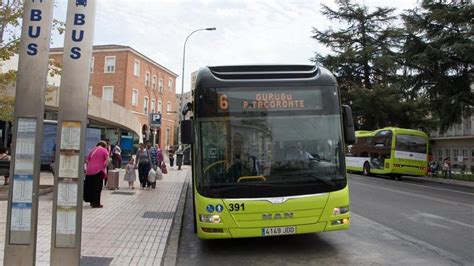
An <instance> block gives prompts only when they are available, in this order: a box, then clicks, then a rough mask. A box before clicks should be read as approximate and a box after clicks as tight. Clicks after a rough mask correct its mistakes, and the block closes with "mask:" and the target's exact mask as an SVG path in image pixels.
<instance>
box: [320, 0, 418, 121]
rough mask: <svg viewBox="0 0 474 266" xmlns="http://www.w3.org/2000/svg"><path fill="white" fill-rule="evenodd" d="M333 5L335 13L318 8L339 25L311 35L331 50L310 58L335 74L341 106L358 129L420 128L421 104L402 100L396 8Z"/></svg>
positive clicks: (344, 0) (345, 1) (343, 1)
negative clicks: (351, 115)
mask: <svg viewBox="0 0 474 266" xmlns="http://www.w3.org/2000/svg"><path fill="white" fill-rule="evenodd" d="M337 4H338V10H333V9H331V8H329V7H328V6H325V5H322V14H323V15H325V16H326V17H328V18H329V19H330V20H336V21H339V23H340V25H341V26H343V27H341V28H340V29H328V30H318V29H316V28H313V33H314V36H312V37H313V38H314V39H316V40H317V41H318V42H320V43H322V44H323V45H325V46H327V47H330V49H331V53H330V54H328V55H323V54H320V53H316V55H315V57H314V58H313V59H312V60H313V61H315V62H317V63H318V64H321V65H323V66H325V67H327V68H328V69H330V70H331V71H332V72H333V73H334V75H335V76H336V78H337V81H338V83H339V87H340V89H341V94H342V99H343V102H344V103H346V104H350V105H351V106H352V108H353V112H354V117H355V122H356V127H357V128H358V129H367V130H372V129H376V128H381V127H384V126H389V125H391V126H403V127H420V126H421V124H422V123H423V119H419V117H421V116H422V115H421V114H420V110H423V108H421V107H422V102H423V101H420V102H418V98H409V97H405V96H406V94H405V93H404V92H403V90H404V88H403V87H402V86H401V80H403V79H402V77H401V74H400V73H399V70H400V68H401V66H400V64H399V63H398V57H399V51H400V49H401V47H400V40H401V38H402V37H403V34H402V33H403V30H402V29H399V28H396V27H394V26H392V24H393V23H394V22H395V20H396V17H395V16H394V15H393V12H394V8H375V10H373V11H370V10H368V8H367V7H365V6H360V5H359V4H357V3H353V2H352V1H351V0H338V1H337ZM402 111H403V112H407V113H410V114H412V115H410V116H407V115H405V114H403V113H400V112H402Z"/></svg>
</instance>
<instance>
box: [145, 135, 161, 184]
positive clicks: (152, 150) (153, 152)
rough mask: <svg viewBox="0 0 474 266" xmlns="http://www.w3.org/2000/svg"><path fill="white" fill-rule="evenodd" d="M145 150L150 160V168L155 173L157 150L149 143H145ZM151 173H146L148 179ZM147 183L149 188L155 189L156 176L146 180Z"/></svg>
mask: <svg viewBox="0 0 474 266" xmlns="http://www.w3.org/2000/svg"><path fill="white" fill-rule="evenodd" d="M146 148H147V150H148V151H149V153H150V160H151V168H152V169H153V170H154V171H155V172H156V169H157V168H158V150H157V149H156V147H154V146H152V145H151V143H150V142H147V143H146ZM150 173H151V171H150V172H149V173H148V177H150ZM148 182H149V183H150V186H151V188H155V187H156V176H155V178H148Z"/></svg>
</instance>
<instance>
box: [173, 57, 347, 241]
mask: <svg viewBox="0 0 474 266" xmlns="http://www.w3.org/2000/svg"><path fill="white" fill-rule="evenodd" d="M188 111H193V117H192V118H191V120H184V121H182V122H181V140H182V143H183V144H192V174H193V178H192V185H193V203H194V204H193V206H194V225H195V232H196V233H197V235H198V237H199V238H201V239H217V238H240V237H262V236H274V235H288V234H304V233H314V232H321V231H332V230H343V229H347V228H349V223H350V221H349V191H348V186H347V178H346V168H345V167H346V166H345V159H344V158H345V153H344V147H345V143H353V142H354V141H355V133H354V126H353V123H352V114H351V110H350V108H349V107H348V106H343V105H341V104H340V96H339V90H338V87H337V83H336V80H335V78H334V76H333V75H332V74H331V73H330V72H329V71H328V70H326V69H324V68H322V67H316V66H311V65H257V66H215V67H205V68H202V69H200V70H199V72H198V75H197V79H196V87H195V90H194V91H193V101H192V103H186V104H185V105H184V107H183V109H182V111H181V112H182V115H183V116H185V115H186V113H187V112H188Z"/></svg>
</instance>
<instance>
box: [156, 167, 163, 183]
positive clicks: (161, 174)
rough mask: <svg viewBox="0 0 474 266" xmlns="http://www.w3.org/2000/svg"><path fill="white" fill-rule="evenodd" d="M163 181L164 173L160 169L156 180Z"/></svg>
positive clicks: (157, 170)
mask: <svg viewBox="0 0 474 266" xmlns="http://www.w3.org/2000/svg"><path fill="white" fill-rule="evenodd" d="M162 179H163V173H162V172H161V169H160V168H157V169H156V180H162Z"/></svg>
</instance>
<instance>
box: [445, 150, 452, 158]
mask: <svg viewBox="0 0 474 266" xmlns="http://www.w3.org/2000/svg"><path fill="white" fill-rule="evenodd" d="M445 156H446V157H450V156H451V151H450V150H449V149H446V150H445ZM446 157H445V158H446Z"/></svg>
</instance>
